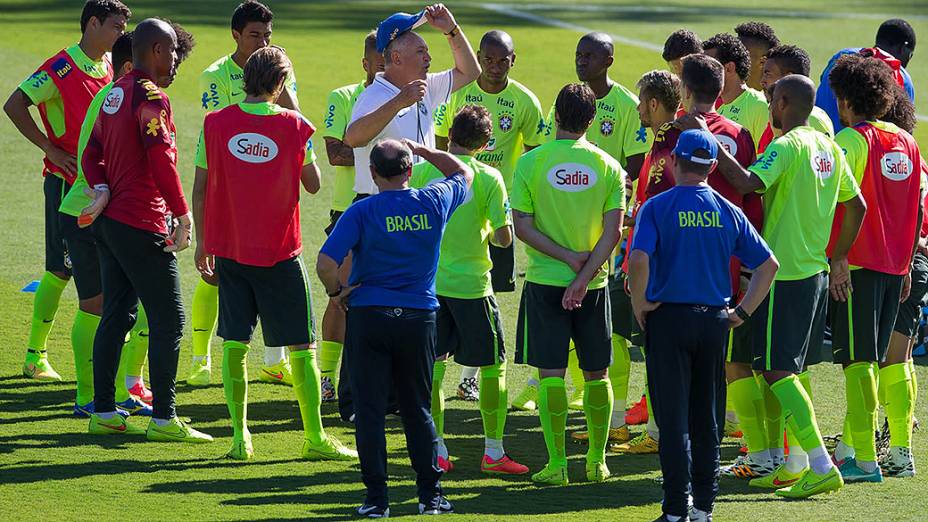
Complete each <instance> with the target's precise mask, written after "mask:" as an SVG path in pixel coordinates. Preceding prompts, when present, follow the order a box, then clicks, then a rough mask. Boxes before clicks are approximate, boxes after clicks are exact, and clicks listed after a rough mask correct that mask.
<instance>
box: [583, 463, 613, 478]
mask: <svg viewBox="0 0 928 522" xmlns="http://www.w3.org/2000/svg"><path fill="white" fill-rule="evenodd" d="M611 476H612V472H610V471H609V467H608V466H606V463H605V462H587V463H586V479H587V480H588V481H590V482H605V481H606V479H607V478H609V477H611Z"/></svg>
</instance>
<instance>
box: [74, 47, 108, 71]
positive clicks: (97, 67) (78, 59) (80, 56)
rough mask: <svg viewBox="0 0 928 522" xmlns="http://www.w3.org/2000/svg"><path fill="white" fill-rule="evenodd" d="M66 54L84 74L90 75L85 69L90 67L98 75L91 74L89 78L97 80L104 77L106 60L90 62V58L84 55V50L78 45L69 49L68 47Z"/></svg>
mask: <svg viewBox="0 0 928 522" xmlns="http://www.w3.org/2000/svg"><path fill="white" fill-rule="evenodd" d="M66 52H67V53H68V56H70V57H71V59H72V60H74V63H75V64H77V66H78V68H80V70H82V71H84V73H87V74H90V72H89V71H88V70H87V67H91V68H92V69H93V70H94V71H96V72H97V73H99V74H100V75H99V76H96V75H95V74H91V76H95V77H97V78H102V77H104V76H106V73H107V70H106V60H100V61H98V62H95V61H93V60H91V59H90V57H89V56H87V54H86V53H84V50H83V49H81V46H80V44H74V45H72V46H71V47H68V49H67V51H66Z"/></svg>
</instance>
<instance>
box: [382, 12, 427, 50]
mask: <svg viewBox="0 0 928 522" xmlns="http://www.w3.org/2000/svg"><path fill="white" fill-rule="evenodd" d="M426 21H427V20H426V18H425V11H419V12H418V13H416V14H409V13H395V14H393V15H390V16H389V17H388V18H387V19H386V20H384V21H383V22H380V24H378V25H377V52H378V53H382V52H384V50H386V48H387V46H388V45H390V42H392V41H393V40H396V37H398V36H399V35H401V34H403V33H405V32H407V31H412V30H413V29H415V28H416V27H419V26H420V25H422V24H424V23H425V22H426Z"/></svg>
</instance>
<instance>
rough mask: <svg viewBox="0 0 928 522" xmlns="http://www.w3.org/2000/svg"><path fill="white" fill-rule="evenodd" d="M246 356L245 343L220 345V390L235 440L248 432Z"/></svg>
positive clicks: (235, 342)
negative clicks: (227, 408) (227, 409)
mask: <svg viewBox="0 0 928 522" xmlns="http://www.w3.org/2000/svg"><path fill="white" fill-rule="evenodd" d="M247 355H248V345H247V344H245V343H240V342H238V341H225V342H224V343H222V389H223V391H224V392H225V395H226V406H228V407H229V417H231V419H232V435H233V436H234V437H236V438H241V437H242V436H243V435H244V433H246V432H247V431H248V365H247V364H246V361H247ZM301 406H302V405H301ZM302 409H303V408H302V407H301V408H300V410H301V411H302Z"/></svg>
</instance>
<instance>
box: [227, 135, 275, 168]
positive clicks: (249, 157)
mask: <svg viewBox="0 0 928 522" xmlns="http://www.w3.org/2000/svg"><path fill="white" fill-rule="evenodd" d="M229 152H231V153H232V155H233V156H235V157H236V158H238V159H240V160H242V161H244V162H247V163H267V162H268V161H271V160H272V159H274V158H276V157H277V144H276V143H274V140H272V139H270V138H268V137H267V136H262V135H261V134H256V133H254V132H243V133H242V134H236V135H235V136H232V139H230V140H229Z"/></svg>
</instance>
